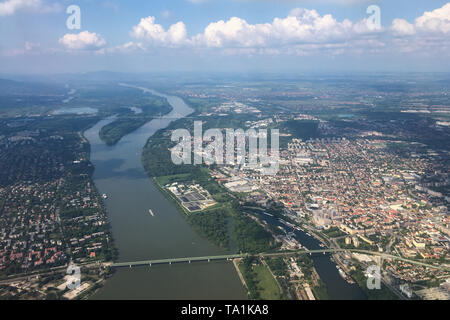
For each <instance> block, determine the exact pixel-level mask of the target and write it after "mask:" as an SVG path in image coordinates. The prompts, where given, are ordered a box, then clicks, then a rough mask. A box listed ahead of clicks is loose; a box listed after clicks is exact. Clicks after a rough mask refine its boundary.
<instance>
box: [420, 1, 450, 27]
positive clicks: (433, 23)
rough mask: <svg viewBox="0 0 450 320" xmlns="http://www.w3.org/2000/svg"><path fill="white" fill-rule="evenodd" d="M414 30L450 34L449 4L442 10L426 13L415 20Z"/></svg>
mask: <svg viewBox="0 0 450 320" xmlns="http://www.w3.org/2000/svg"><path fill="white" fill-rule="evenodd" d="M415 25H416V28H418V29H419V30H421V31H425V32H440V33H444V34H448V33H450V3H447V4H446V5H444V6H443V7H442V8H439V9H436V10H433V11H427V12H425V13H424V14H423V15H422V16H421V17H419V18H417V19H416V23H415Z"/></svg>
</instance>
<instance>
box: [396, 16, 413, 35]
mask: <svg viewBox="0 0 450 320" xmlns="http://www.w3.org/2000/svg"><path fill="white" fill-rule="evenodd" d="M392 31H394V34H395V35H399V36H410V35H413V34H415V33H416V29H415V27H414V25H412V24H411V23H409V22H408V21H406V20H405V19H395V20H394V21H393V22H392Z"/></svg>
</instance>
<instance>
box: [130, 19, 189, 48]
mask: <svg viewBox="0 0 450 320" xmlns="http://www.w3.org/2000/svg"><path fill="white" fill-rule="evenodd" d="M131 35H132V36H133V37H135V38H136V39H141V40H146V41H149V42H150V43H151V44H153V45H155V46H167V47H174V46H180V45H183V44H185V43H186V41H187V31H186V26H185V25H184V23H183V22H177V23H175V24H173V25H171V26H170V28H169V30H167V31H166V30H165V29H164V28H163V26H161V25H160V24H156V23H155V17H147V18H142V19H141V21H140V22H139V24H138V25H137V26H135V27H133V31H132V32H131Z"/></svg>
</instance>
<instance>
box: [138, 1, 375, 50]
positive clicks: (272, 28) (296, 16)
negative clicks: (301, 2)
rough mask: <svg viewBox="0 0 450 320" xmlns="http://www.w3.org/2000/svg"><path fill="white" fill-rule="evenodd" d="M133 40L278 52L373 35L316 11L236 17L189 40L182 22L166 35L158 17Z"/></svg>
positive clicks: (143, 23) (145, 23) (145, 21)
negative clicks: (266, 19) (257, 20)
mask: <svg viewBox="0 0 450 320" xmlns="http://www.w3.org/2000/svg"><path fill="white" fill-rule="evenodd" d="M131 34H132V36H133V37H135V38H136V39H139V40H142V41H147V42H148V43H150V44H151V45H154V46H160V47H179V46H193V47H199V48H205V47H206V48H275V47H279V46H289V45H297V44H306V43H328V42H336V41H338V42H339V41H351V40H352V39H353V38H360V37H363V36H364V35H370V34H373V32H372V31H370V30H369V29H368V28H367V24H366V23H365V20H363V21H360V22H358V23H356V24H354V23H352V22H351V21H350V20H347V19H345V20H343V21H337V20H336V19H335V18H333V16H332V15H330V14H327V15H323V16H321V15H320V14H319V13H318V12H317V11H315V10H307V9H300V8H298V9H294V10H292V11H291V12H290V13H289V15H288V16H287V17H286V18H275V19H274V20H273V21H272V22H271V23H263V24H249V23H248V22H247V21H246V20H244V19H242V18H238V17H232V18H230V19H228V20H227V21H224V20H220V21H217V22H212V23H210V24H209V25H208V26H207V27H206V28H205V29H204V31H203V32H202V33H200V34H197V35H195V36H193V37H188V36H187V31H186V26H185V24H184V23H183V22H178V23H176V24H173V25H172V26H170V27H169V29H168V30H167V31H166V30H165V29H164V27H163V26H161V25H160V24H157V23H155V17H147V18H143V19H141V21H140V23H139V24H138V25H136V26H135V27H134V28H133V31H132V33H131Z"/></svg>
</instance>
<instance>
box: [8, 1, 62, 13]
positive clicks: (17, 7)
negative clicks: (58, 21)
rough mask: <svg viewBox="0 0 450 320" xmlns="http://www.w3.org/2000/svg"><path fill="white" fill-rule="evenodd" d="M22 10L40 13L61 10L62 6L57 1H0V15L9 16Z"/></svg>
mask: <svg viewBox="0 0 450 320" xmlns="http://www.w3.org/2000/svg"><path fill="white" fill-rule="evenodd" d="M23 10H32V11H35V12H40V13H49V12H59V11H61V10H62V6H61V5H60V4H59V3H57V2H54V3H51V4H47V3H45V2H44V1H43V0H6V1H2V2H0V16H11V15H13V14H15V13H16V12H18V11H23Z"/></svg>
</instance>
